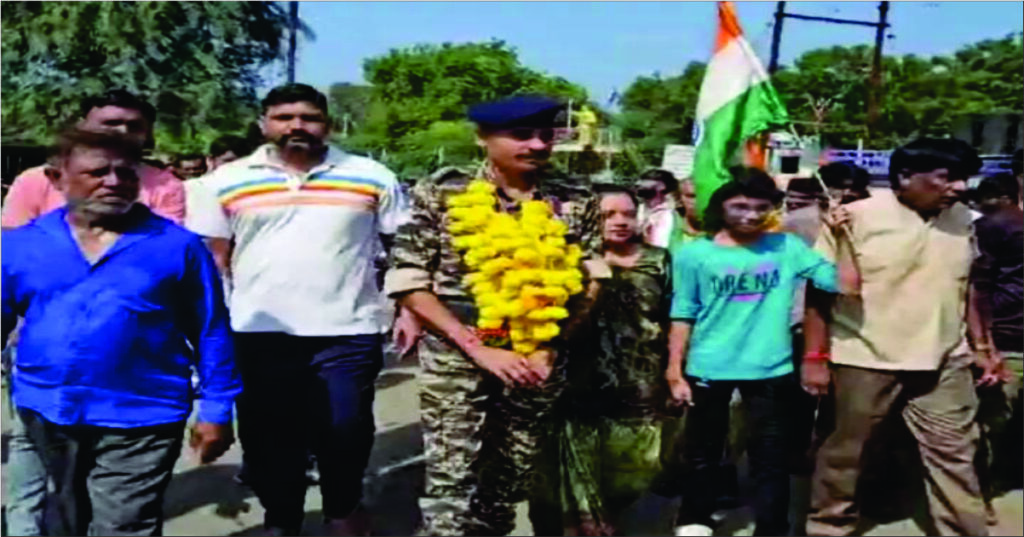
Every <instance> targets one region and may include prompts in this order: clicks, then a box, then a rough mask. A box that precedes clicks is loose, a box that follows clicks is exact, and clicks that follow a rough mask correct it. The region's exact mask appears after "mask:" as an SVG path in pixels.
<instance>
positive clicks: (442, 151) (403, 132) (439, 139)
mask: <svg viewBox="0 0 1024 537" xmlns="http://www.w3.org/2000/svg"><path fill="white" fill-rule="evenodd" d="M363 70H364V77H365V78H366V80H367V81H368V82H369V83H370V86H369V87H362V86H352V85H345V84H335V85H334V86H333V87H332V89H331V102H332V107H333V109H334V110H335V111H334V112H332V115H334V116H336V119H338V120H341V119H343V118H341V117H338V115H339V112H340V113H341V114H345V113H348V114H349V117H350V119H352V120H353V121H354V122H355V128H354V130H353V131H352V133H353V135H352V136H350V138H348V139H344V140H339V143H341V144H342V145H344V146H345V147H347V148H349V149H351V150H355V151H361V152H364V153H370V154H372V155H374V156H377V157H378V158H380V155H387V157H386V164H387V165H388V166H390V167H391V168H392V169H393V170H395V171H396V172H397V173H398V174H399V175H400V176H403V177H406V178H412V177H419V176H423V175H426V174H428V173H430V172H431V171H433V170H434V169H435V168H436V167H437V166H438V165H465V164H469V163H470V162H472V161H473V160H475V159H476V158H478V157H479V155H480V151H479V149H478V148H477V147H476V143H475V133H474V130H473V126H472V125H471V124H469V123H467V122H466V121H465V117H466V109H467V107H468V106H471V105H473V104H476V103H479V102H484V101H488V100H493V99H498V98H501V97H505V96H508V95H513V94H517V93H544V94H547V95H553V96H557V97H562V98H565V99H573V100H574V101H575V102H576V103H583V102H585V101H586V97H587V94H586V91H585V90H584V89H583V88H582V87H580V86H578V85H576V84H573V83H571V82H569V81H567V80H565V79H563V78H560V77H554V76H550V75H547V74H545V73H541V72H538V71H535V70H533V69H530V68H528V67H525V66H523V65H522V64H520V63H519V58H518V55H517V54H516V52H515V50H513V49H512V48H510V47H508V46H507V45H505V43H503V42H501V41H489V42H483V43H462V44H452V43H443V44H440V45H415V46H412V47H408V48H403V49H393V50H391V51H389V52H388V53H387V54H385V55H382V56H378V57H375V58H370V59H368V60H366V61H365V62H364V64H363Z"/></svg>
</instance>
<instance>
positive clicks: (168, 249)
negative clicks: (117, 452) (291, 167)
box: [2, 205, 241, 428]
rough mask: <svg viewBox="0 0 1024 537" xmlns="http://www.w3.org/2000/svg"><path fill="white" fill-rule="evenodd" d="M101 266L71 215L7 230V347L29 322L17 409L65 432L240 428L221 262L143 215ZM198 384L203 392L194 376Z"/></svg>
mask: <svg viewBox="0 0 1024 537" xmlns="http://www.w3.org/2000/svg"><path fill="white" fill-rule="evenodd" d="M133 211H135V212H134V214H133V224H132V225H131V226H129V229H128V230H127V231H125V232H124V234H123V235H122V236H121V237H120V238H119V239H118V240H117V242H115V243H114V245H113V246H111V247H110V249H109V250H108V251H107V252H106V253H105V254H104V255H103V256H102V257H101V258H100V259H99V260H98V261H96V262H95V263H90V262H89V261H88V260H86V258H85V256H84V255H83V254H82V251H81V249H80V248H79V246H78V244H77V243H76V241H75V239H74V237H73V236H72V234H71V229H70V227H69V225H68V223H67V221H66V215H67V210H66V209H64V208H62V209H58V210H56V211H53V212H51V213H49V214H46V215H43V216H41V217H40V218H39V219H37V220H35V221H34V222H32V223H31V224H29V225H27V226H24V227H21V228H18V229H14V230H5V231H3V241H2V254H3V255H2V265H3V281H2V294H3V336H4V341H5V342H6V340H7V335H8V334H9V333H10V331H11V330H12V329H13V328H14V325H15V323H16V322H17V318H18V317H19V316H23V317H24V318H25V323H24V326H23V327H22V329H21V333H20V337H19V341H18V358H17V360H16V363H15V367H14V375H13V392H12V393H13V397H14V404H15V405H16V406H18V407H21V408H27V409H31V410H34V411H36V412H38V413H39V414H41V415H42V416H43V417H44V418H45V419H47V420H48V421H50V422H52V423H56V424H58V425H93V426H102V427H115V428H129V427H145V426H149V425H157V424H165V423H174V422H180V421H185V420H186V419H187V418H188V415H189V413H190V411H191V405H192V399H194V398H198V400H199V416H198V417H199V420H200V421H205V422H210V423H228V422H230V421H231V416H232V414H231V408H232V404H233V402H234V399H235V396H237V395H238V393H239V392H240V391H241V381H240V379H239V376H238V371H237V369H236V368H235V361H234V354H233V349H232V345H231V333H230V328H229V323H228V313H227V309H226V307H225V305H224V297H223V290H222V288H221V283H220V277H219V275H218V274H217V268H216V266H215V265H214V263H213V258H212V257H211V256H210V253H209V252H208V251H207V250H206V247H205V245H204V244H203V242H202V239H200V238H199V236H197V235H195V234H193V233H191V232H189V231H186V230H185V229H183V228H180V227H178V226H176V225H174V224H173V223H171V222H170V221H168V220H165V219H163V218H160V217H158V216H154V215H153V214H152V213H150V212H149V209H146V208H145V207H143V206H141V205H139V206H137V207H136V208H134V209H133ZM193 366H194V367H195V368H196V369H197V371H198V373H199V379H200V383H199V390H198V392H199V394H198V396H197V395H196V394H195V393H193V389H192V385H191V382H190V378H191V369H192V367H193Z"/></svg>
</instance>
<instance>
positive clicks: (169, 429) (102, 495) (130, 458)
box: [18, 408, 185, 535]
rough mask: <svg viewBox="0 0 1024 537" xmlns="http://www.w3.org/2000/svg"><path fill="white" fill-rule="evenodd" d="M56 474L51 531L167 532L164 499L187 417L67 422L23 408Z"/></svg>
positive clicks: (49, 468)
mask: <svg viewBox="0 0 1024 537" xmlns="http://www.w3.org/2000/svg"><path fill="white" fill-rule="evenodd" d="M18 413H19V414H20V416H21V419H22V421H23V422H24V424H25V429H26V431H27V432H28V435H29V437H30V438H31V439H32V442H33V443H34V444H35V445H36V446H37V447H38V448H39V450H40V453H41V455H42V459H43V464H44V466H45V467H46V472H47V474H48V475H49V476H50V478H51V479H53V482H54V485H55V493H54V496H55V497H54V498H53V500H51V501H53V502H55V503H54V505H56V510H57V513H58V517H57V518H58V520H57V521H56V522H57V523H56V526H57V527H48V528H47V530H48V534H49V535H161V534H162V531H163V502H164V493H165V492H166V491H167V485H168V484H169V483H170V481H171V474H172V472H173V470H174V463H175V461H177V459H178V455H179V454H180V453H181V443H182V440H183V437H184V433H185V424H184V423H183V422H182V423H171V424H167V425H158V426H153V427H139V428H132V429H110V428H103V427H93V426H62V425H56V424H54V423H51V422H49V421H47V420H46V419H45V418H43V417H42V416H41V415H39V414H38V413H36V412H34V411H32V410H28V409H23V408H19V409H18Z"/></svg>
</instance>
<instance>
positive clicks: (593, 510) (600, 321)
mask: <svg viewBox="0 0 1024 537" xmlns="http://www.w3.org/2000/svg"><path fill="white" fill-rule="evenodd" d="M601 212H602V216H603V219H604V222H603V234H604V248H603V251H602V254H603V255H602V257H601V258H600V259H593V260H589V261H587V262H586V263H587V264H588V265H589V266H588V267H587V268H588V271H587V272H588V273H589V274H590V275H591V277H592V278H593V281H592V283H591V285H590V288H589V289H588V294H587V300H585V302H586V303H587V305H588V307H585V308H584V309H585V310H587V312H589V314H587V312H580V311H577V312H576V313H575V315H574V317H575V320H576V321H577V323H578V325H577V326H574V327H569V328H568V329H567V330H568V336H567V337H569V338H570V342H571V343H570V344H569V345H567V347H568V348H569V349H571V351H570V355H569V356H568V360H567V361H566V370H565V374H564V380H565V386H564V390H563V393H562V396H561V398H560V401H559V403H558V405H557V406H556V409H555V412H554V413H553V418H552V420H551V422H550V423H549V427H550V430H549V434H548V435H546V444H545V445H544V446H543V448H542V452H541V459H542V460H541V462H540V464H539V466H538V470H539V471H538V472H537V476H538V482H537V485H536V489H535V494H534V497H533V500H532V502H531V506H530V517H531V520H532V522H533V525H534V532H535V533H536V534H537V535H562V534H565V535H614V534H621V530H620V529H619V518H620V515H621V514H622V512H623V511H624V510H625V509H626V508H627V507H629V506H630V504H632V503H633V502H635V501H636V500H637V499H638V498H639V497H640V496H641V495H642V494H643V493H644V492H645V491H647V490H648V488H649V487H650V484H651V480H652V479H653V478H654V476H655V475H656V474H657V473H658V471H659V470H660V462H659V457H660V454H661V424H662V418H663V417H664V410H665V409H666V403H667V400H668V392H667V387H666V383H665V380H664V376H663V371H664V367H665V363H666V356H667V326H668V301H669V297H670V296H671V288H670V287H671V285H670V282H669V274H670V267H671V260H670V258H669V254H668V251H667V250H665V249H663V248H657V247H653V246H647V245H644V244H643V243H642V241H641V239H640V234H639V231H638V228H639V226H638V222H637V217H636V212H637V203H636V198H635V197H634V196H633V194H632V193H631V192H629V191H628V190H624V189H621V190H620V189H608V190H607V191H606V192H604V193H603V194H602V196H601Z"/></svg>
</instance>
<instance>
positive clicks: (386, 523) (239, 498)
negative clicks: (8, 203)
mask: <svg viewBox="0 0 1024 537" xmlns="http://www.w3.org/2000/svg"><path fill="white" fill-rule="evenodd" d="M415 373H416V368H415V364H414V363H410V362H405V363H401V364H397V365H395V366H393V367H389V368H387V369H386V370H385V371H384V372H383V373H382V375H381V378H380V380H379V383H378V384H379V391H378V397H377V405H376V412H377V428H378V432H377V439H376V444H375V446H374V452H373V455H372V457H371V461H370V470H369V477H368V479H367V507H368V509H369V511H370V513H371V515H372V517H373V521H374V527H375V532H374V533H375V534H377V535H411V534H413V532H414V531H415V529H416V525H417V522H418V518H419V511H418V509H417V507H416V496H417V494H418V491H420V490H422V487H423V477H422V475H423V464H422V460H421V458H420V455H421V452H422V442H421V438H420V428H419V421H418V414H419V411H418V402H417V398H416V379H415ZM5 446H6V443H5ZM240 460H241V453H240V451H239V449H238V446H237V445H236V446H235V447H234V448H233V449H232V450H231V451H230V452H229V453H228V454H227V455H226V456H225V457H224V458H223V459H222V460H221V461H219V462H218V463H217V464H213V465H209V466H202V467H200V466H197V465H196V463H195V461H194V459H193V458H192V457H191V453H187V452H186V453H185V454H184V456H183V457H182V459H181V460H180V461H179V463H178V467H177V470H176V472H177V473H176V475H175V478H174V480H173V481H172V482H171V486H170V490H169V491H168V497H167V504H166V516H167V522H166V526H165V534H166V535H251V534H253V533H254V531H255V530H256V529H257V528H259V526H260V523H261V520H262V510H261V508H260V507H259V502H257V501H256V499H255V498H254V497H252V494H251V493H250V492H249V491H248V490H247V489H245V488H243V487H240V486H238V485H236V484H235V483H234V482H233V481H232V479H231V478H232V476H233V475H234V474H235V473H236V472H237V470H238V467H239V462H240ZM4 468H5V469H6V450H5V453H4ZM806 488H807V487H806V480H794V506H798V505H800V504H801V503H805V502H806ZM802 498H803V499H802ZM319 500H320V498H319V492H318V491H317V489H316V488H315V487H312V488H310V489H309V494H308V495H307V499H306V509H307V520H306V527H305V528H304V532H303V533H304V534H306V535H317V534H318V533H319V531H318V530H319V526H318V524H319V520H320V506H319ZM1022 503H1024V497H1022V495H1021V492H1020V491H1015V492H1013V493H1011V494H1009V495H1007V496H1004V497H1003V498H1000V499H999V500H998V504H997V505H998V509H999V512H1000V515H1001V525H1000V526H997V527H996V528H994V530H995V531H994V532H993V534H994V535H1022V534H1024V522H1022V518H1024V506H1022ZM676 506H677V503H676V502H675V501H672V500H666V499H662V498H658V497H656V496H650V497H647V498H643V499H642V500H641V501H640V502H638V504H637V505H636V506H635V508H634V510H633V513H632V516H630V517H629V518H630V521H629V524H628V525H627V527H626V528H625V529H626V530H627V533H628V534H633V535H668V534H670V533H671V532H670V527H671V522H672V514H673V513H674V510H675V508H676ZM799 511H800V510H799V509H794V513H795V514H796V515H799ZM895 518H897V519H896V520H893V521H891V522H888V523H885V524H879V525H876V526H875V527H874V528H872V529H871V530H870V531H869V532H868V533H867V535H927V533H926V532H924V531H923V530H921V529H920V528H919V527H918V525H917V524H916V523H915V522H914V521H913V520H912V518H910V517H903V518H900V517H895ZM752 532H753V526H752V524H751V518H750V513H749V512H748V511H747V510H746V509H737V510H734V511H730V512H729V513H728V514H727V518H726V521H725V523H724V525H723V527H722V528H720V529H719V532H718V534H719V535H751V534H752ZM515 535H532V530H531V528H530V524H529V520H528V518H527V516H526V507H525V505H522V506H520V510H519V518H518V522H517V528H516V531H515Z"/></svg>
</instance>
